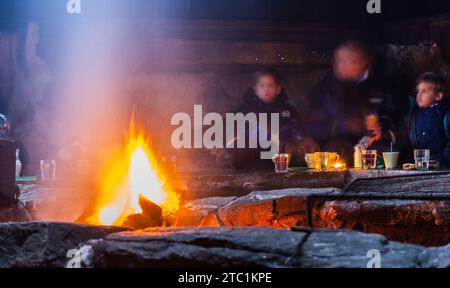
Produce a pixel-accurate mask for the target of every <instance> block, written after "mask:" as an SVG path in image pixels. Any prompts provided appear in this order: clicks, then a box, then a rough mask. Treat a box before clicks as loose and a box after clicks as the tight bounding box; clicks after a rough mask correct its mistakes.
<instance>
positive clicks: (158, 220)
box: [122, 196, 163, 230]
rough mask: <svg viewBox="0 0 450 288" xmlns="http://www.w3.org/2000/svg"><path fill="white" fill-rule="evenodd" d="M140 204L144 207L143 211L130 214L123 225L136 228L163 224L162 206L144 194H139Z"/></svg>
mask: <svg viewBox="0 0 450 288" xmlns="http://www.w3.org/2000/svg"><path fill="white" fill-rule="evenodd" d="M139 206H141V208H142V213H140V214H133V215H130V216H128V217H127V218H126V219H125V221H124V222H123V224H122V226H124V227H127V228H131V229H135V230H136V229H144V228H147V227H159V226H162V224H163V216H162V208H161V207H159V206H158V205H156V204H155V203H153V202H152V201H150V200H148V199H146V198H145V197H142V196H139Z"/></svg>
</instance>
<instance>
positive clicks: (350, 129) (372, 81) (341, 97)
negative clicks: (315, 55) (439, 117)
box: [302, 41, 405, 162]
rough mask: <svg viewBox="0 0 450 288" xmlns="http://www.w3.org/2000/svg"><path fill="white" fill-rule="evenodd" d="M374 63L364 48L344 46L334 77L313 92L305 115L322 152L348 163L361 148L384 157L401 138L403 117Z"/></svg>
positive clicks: (339, 50) (336, 57) (338, 51)
mask: <svg viewBox="0 0 450 288" xmlns="http://www.w3.org/2000/svg"><path fill="white" fill-rule="evenodd" d="M371 60H372V56H371V53H370V51H369V48H368V47H367V46H366V45H364V44H363V43H360V42H357V41H350V42H346V43H344V44H342V45H340V46H339V47H338V48H337V49H336V50H335V54H334V65H333V69H332V71H331V73H329V74H327V75H326V77H325V78H324V79H323V80H322V81H321V82H320V83H319V84H318V85H317V86H316V87H315V88H314V89H313V92H312V95H311V96H310V97H311V99H312V107H311V108H312V109H310V110H311V111H309V112H308V113H303V116H305V118H304V119H302V124H303V125H304V131H305V133H306V134H307V135H310V136H311V137H312V138H314V140H316V141H317V142H318V143H319V145H321V148H322V150H324V151H329V152H337V153H339V154H340V155H341V156H342V157H343V158H344V159H345V160H346V161H348V162H351V160H352V159H353V147H354V145H356V144H358V143H360V144H363V145H364V146H365V147H366V148H371V149H376V150H379V152H382V151H383V150H386V149H389V147H390V145H391V142H392V143H393V144H396V145H398V144H399V143H398V141H399V139H400V138H401V137H399V133H398V132H397V131H396V130H397V129H395V127H399V125H395V123H397V122H398V123H401V121H402V120H403V118H404V115H403V116H401V115H397V114H398V113H396V109H395V105H394V102H393V99H392V97H391V95H390V94H389V93H388V91H387V89H386V88H385V85H383V81H382V80H381V79H378V78H377V77H375V75H373V73H372V71H371ZM397 116H398V117H397ZM403 138H405V137H403ZM396 148H397V147H396Z"/></svg>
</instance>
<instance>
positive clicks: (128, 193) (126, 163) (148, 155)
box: [88, 125, 180, 225]
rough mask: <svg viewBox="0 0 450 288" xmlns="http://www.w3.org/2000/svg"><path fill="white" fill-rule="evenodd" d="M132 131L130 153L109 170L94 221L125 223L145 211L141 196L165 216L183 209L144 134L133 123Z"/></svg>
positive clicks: (119, 159)
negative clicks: (135, 130)
mask: <svg viewBox="0 0 450 288" xmlns="http://www.w3.org/2000/svg"><path fill="white" fill-rule="evenodd" d="M130 130H131V132H130V138H129V141H128V147H127V151H126V155H125V157H123V156H122V157H120V155H119V156H118V157H114V159H113V161H112V165H111V166H110V167H109V168H108V169H107V171H106V174H105V177H104V180H103V181H102V188H101V190H102V194H101V197H100V199H99V203H98V205H97V209H96V210H97V213H96V215H94V216H93V217H91V218H89V219H88V222H89V223H90V224H101V225H121V224H122V223H123V221H124V220H125V219H126V218H127V217H128V216H129V215H132V214H139V213H142V208H141V207H140V205H139V197H140V196H142V197H144V198H146V199H147V200H150V201H151V202H153V203H155V204H157V205H158V206H160V207H161V208H162V210H163V216H170V215H173V214H174V213H175V212H176V211H177V210H178V208H179V202H180V199H179V195H178V194H177V193H175V192H174V191H172V190H171V188H170V187H168V186H167V185H166V181H165V175H164V174H163V173H162V170H161V168H160V167H159V166H158V163H157V162H156V160H155V156H154V155H153V154H152V152H151V151H150V149H149V148H148V145H147V143H146V141H145V140H144V137H143V136H142V135H140V136H136V135H135V132H134V126H133V125H132V126H131V129H130Z"/></svg>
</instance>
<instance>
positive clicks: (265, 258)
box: [91, 228, 306, 267]
mask: <svg viewBox="0 0 450 288" xmlns="http://www.w3.org/2000/svg"><path fill="white" fill-rule="evenodd" d="M305 236H306V234H305V233H295V232H291V231H286V230H275V229H270V228H197V229H194V228H177V229H158V228H152V229H146V230H143V231H136V232H124V233H116V234H112V235H109V236H108V237H106V238H105V239H103V240H99V241H93V242H92V243H91V244H92V246H93V251H94V252H93V253H94V255H93V265H94V266H95V267H290V266H291V264H290V261H291V260H290V258H291V256H292V255H293V254H295V252H296V251H297V247H298V246H299V245H300V243H301V242H302V240H303V239H304V237H305Z"/></svg>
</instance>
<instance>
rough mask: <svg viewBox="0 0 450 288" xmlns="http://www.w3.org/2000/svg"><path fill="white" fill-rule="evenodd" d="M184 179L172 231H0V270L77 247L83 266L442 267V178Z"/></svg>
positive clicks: (40, 263)
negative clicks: (371, 257)
mask: <svg viewBox="0 0 450 288" xmlns="http://www.w3.org/2000/svg"><path fill="white" fill-rule="evenodd" d="M184 180H189V181H180V183H184V185H185V186H183V187H182V188H183V190H185V191H186V192H185V193H184V194H183V197H184V199H186V201H185V202H184V203H183V205H182V207H181V209H180V210H179V211H178V213H177V215H176V217H175V223H174V227H170V228H164V227H162V228H147V229H143V230H135V231H131V230H128V229H125V228H116V227H97V226H85V225H76V224H62V223H47V222H31V223H7V224H0V242H1V243H6V244H5V245H3V246H1V247H0V267H46V266H51V267H64V265H67V261H68V257H67V251H68V250H70V249H80V248H81V250H77V251H81V252H80V253H81V254H82V255H81V254H80V259H82V262H83V263H82V266H86V267H205V266H208V267H210V266H213V267H242V266H244V267H361V268H364V267H366V264H367V262H368V260H367V259H368V258H367V253H368V251H369V250H371V249H376V250H378V251H380V253H381V254H382V261H383V264H382V265H383V267H450V262H449V261H448V259H449V258H448V256H449V253H450V252H449V251H450V248H448V246H445V245H447V244H448V243H450V229H449V228H450V214H449V213H450V193H448V192H447V191H449V190H448V188H447V187H450V177H449V174H448V173H445V172H405V171H352V170H350V171H346V172H333V173H314V172H309V171H297V172H292V173H289V174H287V175H274V174H273V173H270V172H267V173H266V172H263V173H254V172H252V173H247V174H236V173H222V174H219V173H218V174H204V173H203V174H195V175H190V176H189V177H187V176H186V178H185V179H184ZM32 185H36V184H32ZM27 187H28V188H30V186H27ZM328 187H331V188H328ZM35 188H38V189H29V190H27V193H24V196H26V201H25V200H22V201H23V202H24V203H23V204H25V205H26V206H27V207H29V206H30V203H34V204H36V203H38V202H39V201H36V200H37V199H35V198H36V197H38V198H39V200H40V201H44V200H43V199H45V193H48V191H49V190H51V189H49V188H48V187H47V188H45V187H43V188H45V189H39V188H40V187H39V185H38V186H36V187H35ZM208 191H209V194H208ZM36 195H39V196H36ZM350 196H351V197H357V198H356V199H353V198H351V197H350ZM349 197H350V198H349ZM374 197H375V198H374ZM380 197H382V198H380ZM384 198H386V199H384ZM380 199H381V200H380ZM447 199H448V200H447ZM37 206H38V207H37V209H38V208H39V204H37ZM311 226H312V227H311ZM324 229H325V230H324ZM361 232H364V233H361ZM373 233H376V234H373ZM400 242H407V243H408V244H401V243H400ZM416 244H420V245H425V246H442V247H440V248H425V247H424V246H418V245H416ZM81 256H82V257H81Z"/></svg>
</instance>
